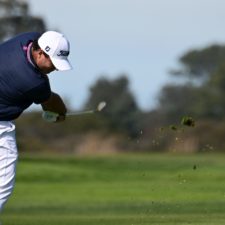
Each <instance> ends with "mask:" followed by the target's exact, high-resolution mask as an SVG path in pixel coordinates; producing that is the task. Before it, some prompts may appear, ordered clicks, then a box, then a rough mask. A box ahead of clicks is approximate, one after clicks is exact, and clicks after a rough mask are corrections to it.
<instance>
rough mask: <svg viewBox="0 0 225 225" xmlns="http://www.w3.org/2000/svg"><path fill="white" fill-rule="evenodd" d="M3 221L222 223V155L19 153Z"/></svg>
mask: <svg viewBox="0 0 225 225" xmlns="http://www.w3.org/2000/svg"><path fill="white" fill-rule="evenodd" d="M1 220H2V222H3V225H144V224H145V225H147V224H157V225H158V224H163V225H175V224H179V225H181V224H183V225H184V224H185V225H188V224H189V225H190V224H191V225H199V224H204V225H209V224H210V225H223V224H225V155H217V156H215V155H192V156H190V155H183V156H176V155H151V154H150V155H123V156H105V157H94V158H93V157H75V156H73V157H53V158H52V157H39V158H37V157H36V158H35V157H28V156H26V157H25V156H21V157H20V160H19V164H18V173H17V181H16V187H15V191H14V193H13V196H12V197H11V198H10V201H9V202H8V204H7V205H6V208H5V210H4V213H3V214H2V215H1Z"/></svg>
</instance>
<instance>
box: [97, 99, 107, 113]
mask: <svg viewBox="0 0 225 225" xmlns="http://www.w3.org/2000/svg"><path fill="white" fill-rule="evenodd" d="M105 107H106V102H104V101H103V102H100V103H99V104H98V106H97V111H98V112H100V111H102V110H103V109H104V108H105Z"/></svg>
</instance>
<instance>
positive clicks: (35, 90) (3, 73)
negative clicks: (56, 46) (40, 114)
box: [0, 32, 51, 121]
mask: <svg viewBox="0 0 225 225" xmlns="http://www.w3.org/2000/svg"><path fill="white" fill-rule="evenodd" d="M39 36H40V34H39V33H36V32H29V33H23V34H21V35H18V36H16V37H14V38H12V39H10V40H8V41H6V42H4V43H2V44H1V45H0V121H9V120H14V119H16V118H17V117H18V116H19V115H20V114H21V113H22V112H23V111H24V110H25V109H26V108H28V107H29V106H30V105H31V104H32V103H36V104H40V103H43V102H45V101H46V100H48V98H49V97H50V95H51V88H50V84H49V79H48V77H47V75H46V74H42V73H41V72H40V71H39V70H38V68H37V67H34V65H32V64H31V63H30V62H29V61H28V59H27V52H26V51H25V48H24V47H25V46H28V45H29V43H31V42H32V41H33V40H35V39H38V38H39Z"/></svg>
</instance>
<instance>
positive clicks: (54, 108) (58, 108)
mask: <svg viewBox="0 0 225 225" xmlns="http://www.w3.org/2000/svg"><path fill="white" fill-rule="evenodd" d="M41 105H42V108H43V110H44V112H43V115H42V117H43V118H44V119H45V120H46V121H49V122H62V121H64V120H65V118H66V111H67V110H66V106H65V104H64V102H63V100H62V99H61V97H60V96H59V95H58V94H56V93H54V92H52V94H51V96H50V98H49V99H48V101H46V102H44V103H42V104H41Z"/></svg>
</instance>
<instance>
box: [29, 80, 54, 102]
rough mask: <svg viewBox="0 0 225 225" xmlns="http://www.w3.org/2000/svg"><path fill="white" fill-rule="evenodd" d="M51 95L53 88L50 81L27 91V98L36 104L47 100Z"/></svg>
mask: <svg viewBox="0 0 225 225" xmlns="http://www.w3.org/2000/svg"><path fill="white" fill-rule="evenodd" d="M50 96H51V88H50V84H49V82H44V83H41V84H40V85H38V86H37V87H35V88H32V89H31V90H29V91H28V92H26V98H27V99H29V100H30V101H32V102H33V103H35V104H41V103H43V102H45V101H47V100H48V99H49V98H50Z"/></svg>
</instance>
